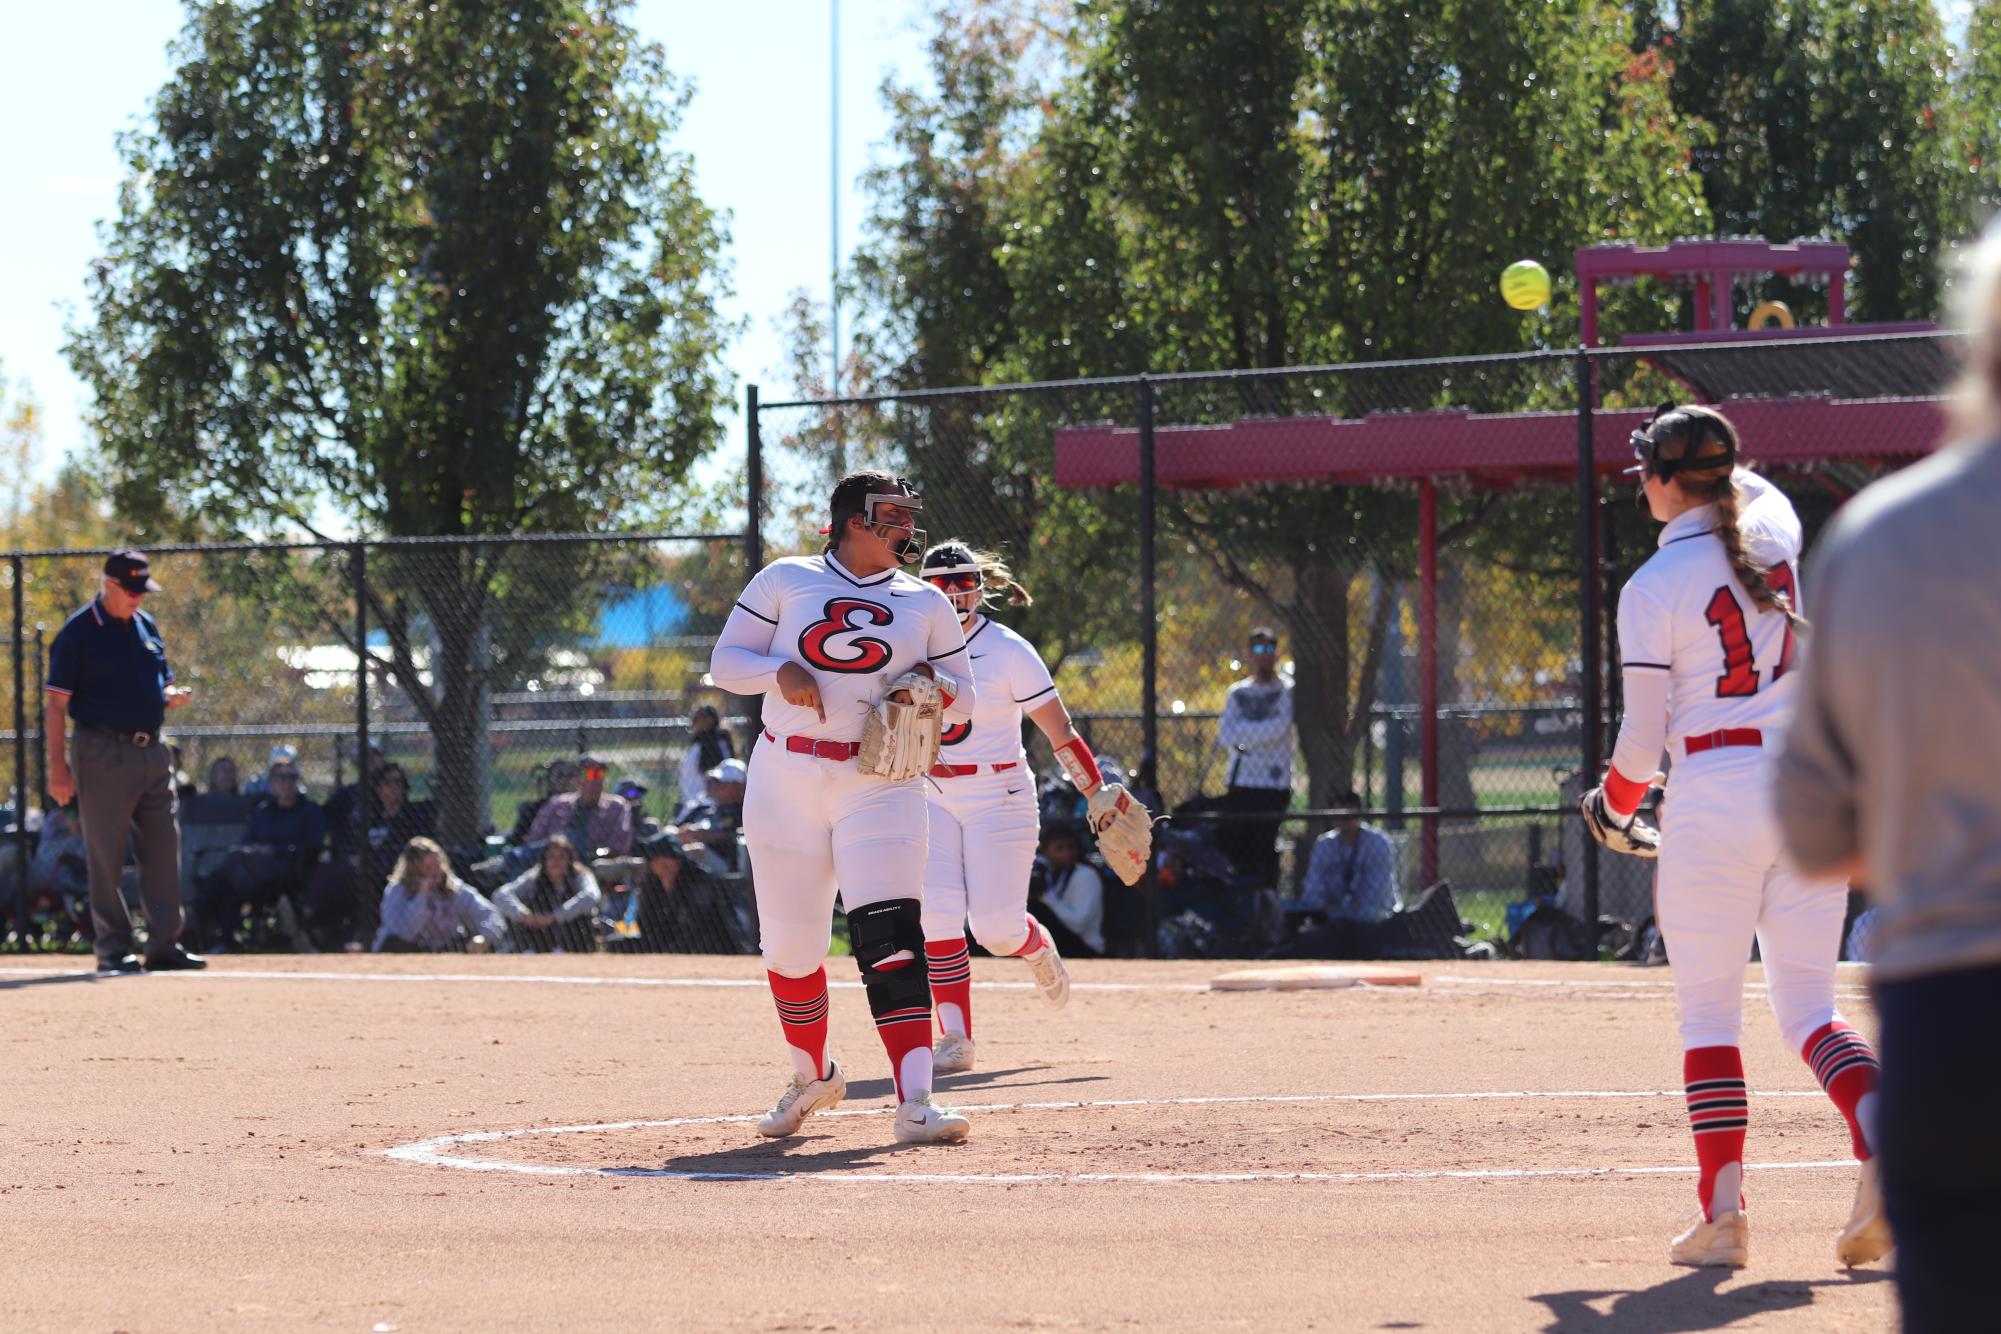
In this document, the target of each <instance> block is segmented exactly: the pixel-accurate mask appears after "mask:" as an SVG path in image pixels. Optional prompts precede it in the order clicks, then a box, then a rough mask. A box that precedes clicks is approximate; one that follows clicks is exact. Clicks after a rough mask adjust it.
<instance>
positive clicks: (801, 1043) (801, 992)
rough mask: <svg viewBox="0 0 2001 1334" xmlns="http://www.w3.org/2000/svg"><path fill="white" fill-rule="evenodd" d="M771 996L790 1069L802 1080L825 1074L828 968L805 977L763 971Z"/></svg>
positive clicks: (821, 1077) (817, 1077)
mask: <svg viewBox="0 0 2001 1334" xmlns="http://www.w3.org/2000/svg"><path fill="white" fill-rule="evenodd" d="M764 976H765V978H766V980H767V981H769V982H770V983H771V999H772V1000H774V1001H776V1002H777V1004H778V1022H779V1023H780V1024H781V1025H783V1027H784V1029H785V1042H786V1047H787V1049H788V1050H789V1051H790V1052H791V1054H792V1068H793V1069H794V1070H796V1071H798V1073H799V1076H800V1077H801V1078H802V1079H824V1078H825V1077H826V1076H827V1074H828V1070H827V970H826V969H825V968H816V969H814V970H813V971H812V972H811V973H809V974H808V975H807V976H805V977H786V976H784V975H782V974H780V973H774V972H770V971H768V970H767V971H766V972H765V974H764Z"/></svg>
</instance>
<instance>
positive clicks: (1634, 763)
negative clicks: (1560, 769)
mask: <svg viewBox="0 0 2001 1334" xmlns="http://www.w3.org/2000/svg"><path fill="white" fill-rule="evenodd" d="M1619 659H1620V663H1621V667H1620V680H1621V682H1623V684H1624V689H1625V696H1626V714H1625V717H1624V718H1622V719H1620V721H1619V740H1618V742H1617V744H1616V745H1614V746H1613V748H1612V768H1613V769H1615V770H1617V771H1618V774H1619V776H1620V777H1621V778H1624V779H1627V780H1629V781H1630V782H1633V783H1639V784H1645V783H1646V782H1647V780H1648V779H1650V778H1652V777H1653V776H1654V772H1655V770H1657V769H1659V768H1660V765H1661V755H1662V753H1663V752H1664V751H1665V750H1666V749H1667V732H1668V694H1669V691H1670V689H1671V688H1672V684H1673V678H1672V676H1671V675H1670V673H1671V672H1672V671H1673V668H1674V618H1673V615H1672V614H1671V613H1670V612H1669V610H1668V608H1667V606H1666V605H1665V604H1664V603H1662V602H1661V600H1660V598H1659V597H1658V596H1656V595H1655V594H1654V593H1653V592H1652V591H1651V590H1650V589H1647V588H1645V587H1642V586H1640V585H1638V584H1637V583H1632V582H1629V583H1627V585H1626V587H1625V588H1624V589H1623V590H1622V591H1621V592H1620V594H1619ZM1587 777H1589V778H1596V777H1597V775H1596V774H1590V775H1587ZM1636 804H1637V803H1636ZM1613 806H1614V809H1615V810H1617V811H1618V813H1619V814H1620V815H1626V814H1630V811H1629V810H1628V809H1627V808H1626V807H1625V805H1624V804H1623V803H1621V802H1614V803H1613Z"/></svg>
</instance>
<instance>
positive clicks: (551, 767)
mask: <svg viewBox="0 0 2001 1334" xmlns="http://www.w3.org/2000/svg"><path fill="white" fill-rule="evenodd" d="M579 772H580V771H579V770H578V768H577V762H576V761H575V760H568V759H562V760H550V761H549V764H548V767H547V768H545V769H544V770H543V771H542V795H541V796H539V797H531V798H530V799H529V800H527V801H524V802H522V803H521V804H520V805H519V806H517V807H515V808H514V829H513V831H512V832H511V833H509V834H508V836H507V841H508V842H509V843H511V844H513V845H514V846H515V847H521V846H522V845H524V844H526V843H527V842H529V838H528V831H529V830H531V829H533V828H534V827H535V817H536V816H538V815H540V814H541V813H542V808H543V807H544V806H546V805H548V804H549V798H551V797H560V796H561V795H563V793H565V792H575V791H576V790H577V777H578V774H579Z"/></svg>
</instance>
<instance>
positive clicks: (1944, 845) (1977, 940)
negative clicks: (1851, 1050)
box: [1776, 228, 2001, 1334]
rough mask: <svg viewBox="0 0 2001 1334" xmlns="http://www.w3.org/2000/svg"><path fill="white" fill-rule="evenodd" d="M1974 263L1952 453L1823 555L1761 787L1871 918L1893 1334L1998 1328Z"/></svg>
mask: <svg viewBox="0 0 2001 1334" xmlns="http://www.w3.org/2000/svg"><path fill="white" fill-rule="evenodd" d="M1968 267H1969V273H1968V277H1969V278H1970V281H1964V282H1963V283H1962V287H1961V290H1962V293H1963V294H1964V296H1965V297H1966V298H1967V299H1969V300H1970V301H1971V303H1972V305H1973V308H1972V309H1971V310H1970V311H1968V312H1963V313H1964V314H1968V315H1970V318H1967V319H1966V320H1965V321H1964V323H1965V324H1966V325H1968V326H1971V327H1973V328H1976V329H1978V330H1980V335H1979V336H1978V337H1977V338H1976V340H1975V343H1974V346H1973V349H1972V356H1971V360H1970V379H1971V381H1972V383H1971V385H1970V392H1969V394H1968V395H1967V398H1966V415H1965V417H1964V419H1963V420H1962V421H1961V422H1960V423H1959V426H1960V431H1961V435H1962V437H1963V439H1964V440H1965V441H1966V443H1962V444H1959V445H1956V446H1954V447H1952V448H1949V449H1947V450H1944V451H1942V452H1941V453H1939V454H1937V455H1935V456H1933V457H1932V458H1930V459H1927V460H1926V461H1924V462H1923V463H1919V464H1917V465H1915V466H1913V467H1911V468H1908V469H1906V470H1905V471H1903V472H1901V473H1898V474H1897V475H1896V476H1894V477H1890V478H1887V479H1885V480H1884V481H1881V482H1878V483H1877V484H1876V485H1874V486H1872V487H1870V488H1869V489H1868V490H1866V491H1864V492H1863V493H1862V494H1861V495H1859V496H1857V497H1856V498H1855V499H1854V500H1853V501H1851V502H1850V503H1849V505H1848V506H1847V508H1846V509H1845V510H1844V511H1843V512H1842V513H1841V515H1840V516H1839V517H1838V518H1837V519H1836V521H1835V523H1834V524H1833V526H1832V527H1831V528H1830V529H1829V530H1828V532H1827V535H1826V536H1825V537H1824V538H1823V539H1822V540H1821V543H1820V547H1819V550H1818V552H1817V553H1816V556H1815V559H1814V561H1813V563H1812V564H1811V565H1810V566H1809V576H1808V578H1807V580H1806V595H1807V610H1808V612H1809V613H1810V619H1811V620H1812V621H1813V623H1814V630H1813V636H1812V639H1811V640H1810V641H1809V646H1808V651H1807V663H1806V667H1805V670H1804V675H1803V677H1802V679H1801V682H1800V704H1799V715H1798V718H1797V719H1796V721H1795V722H1794V724H1793V728H1792V732H1791V734H1790V736H1789V737H1788V740H1787V745H1786V749H1785V752H1784V754H1783V756H1782V757H1781V759H1780V762H1779V765H1778V769H1777V774H1776V783H1777V791H1776V805H1777V810H1778V815H1779V820H1780V824H1781V827H1782V829H1783V832H1784V835H1785V839H1786V843H1787V845H1788V847H1789V849H1790V850H1791V852H1792V855H1793V857H1794V858H1795V859H1796V860H1797V861H1798V862H1799V864H1800V865H1801V866H1802V868H1804V869H1806V870H1808V871H1815V870H1822V871H1835V870H1840V871H1844V872H1846V873H1848V874H1849V875H1851V876H1853V877H1854V878H1855V879H1856V880H1857V881H1858V882H1859V883H1864V884H1867V885H1868V886H1869V887H1870V889H1871V891H1872V892H1873V893H1874V895H1875V897H1876V900H1877V903H1878V908H1879V910H1878V912H1877V915H1876V921H1875V925H1874V928H1873V932H1872V940H1871V942H1870V947H1869V952H1870V957H1871V960H1872V963H1871V966H1872V969H1873V976H1872V982H1873V985H1874V989H1875V998H1876V1008H1877V1014H1878V1017H1879V1018H1880V1020H1881V1023H1882V1043H1881V1050H1882V1063H1883V1073H1882V1082H1881V1084H1880V1086H1879V1087H1878V1090H1877V1107H1876V1109H1875V1119H1876V1133H1875V1135H1874V1136H1873V1138H1874V1139H1875V1140H1876V1141H1877V1143H1878V1158H1879V1159H1880V1162H1881V1168H1880V1171H1881V1186H1882V1193H1883V1202H1884V1207H1885V1213H1886V1215H1887V1217H1888V1220H1889V1224H1890V1230H1891V1231H1892V1233H1893V1234H1894V1235H1895V1238H1896V1244H1897V1262H1896V1274H1897V1292H1898V1298H1899V1301H1900V1303H1901V1305H1902V1307H1903V1328H1904V1329H1905V1331H1907V1334H1926V1332H1928V1331H1933V1330H1967V1329H1986V1328H1991V1327H1992V1325H1991V1323H1990V1322H1992V1321H1993V1320H1994V1319H1995V1317H1994V1313H1993V1309H1992V1308H1993V1293H1992V1278H1991V1272H1992V1271H1991V1266H1992V1265H1993V1262H1994V1257H1995V1256H1996V1255H1997V1254H2001V1135H1997V1134H1996V1127H1997V1126H2001V1026H1997V1024H1996V1023H1995V1016H1996V1015H1997V1014H2001V783H1997V782H1996V780H1995V765H1996V761H1997V757H2001V229H1995V228H1990V229H1989V232H1988V234H1987V236H1986V237H1985V238H1984V239H1983V240H1982V242H1981V243H1980V245H1979V246H1978V247H1977V248H1976V249H1975V251H1974V252H1973V254H1972V260H1971V263H1970V265H1969V266H1968Z"/></svg>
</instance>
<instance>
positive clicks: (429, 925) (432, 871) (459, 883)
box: [375, 838, 507, 954]
mask: <svg viewBox="0 0 2001 1334" xmlns="http://www.w3.org/2000/svg"><path fill="white" fill-rule="evenodd" d="M506 934H507V924H506V923H505V922H504V921H502V920H501V917H500V914H499V913H498V912H496V911H495V910H494V906H493V905H492V904H491V903H488V902H487V901H486V899H485V898H484V897H483V896H482V895H481V894H480V892H479V891H478V890H476V889H474V888H473V887H472V886H471V885H468V884H467V883H465V881H463V880H460V879H459V878H458V877H457V876H454V875H453V874H452V871H451V864H450V863H449V862H447V861H446V860H445V850H444V849H443V848H441V847H439V846H438V844H437V843H436V842H434V841H433V840H431V839H428V838H413V839H411V840H410V842H409V844H408V846H406V847H405V848H404V849H403V855H402V856H400V857H398V858H397V859H396V867H395V870H394V871H393V872H392V873H391V875H390V879H389V883H388V885H387V886H385V887H384V889H383V891H382V926H381V929H380V930H378V931H377V932H376V933H375V949H376V952H377V953H382V954H398V953H436V952H438V951H440V950H463V951H465V952H466V953H468V954H485V953H487V952H488V951H490V950H492V949H493V948H494V947H495V946H496V945H498V944H499V943H500V942H501V941H502V940H503V939H505V937H506Z"/></svg>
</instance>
